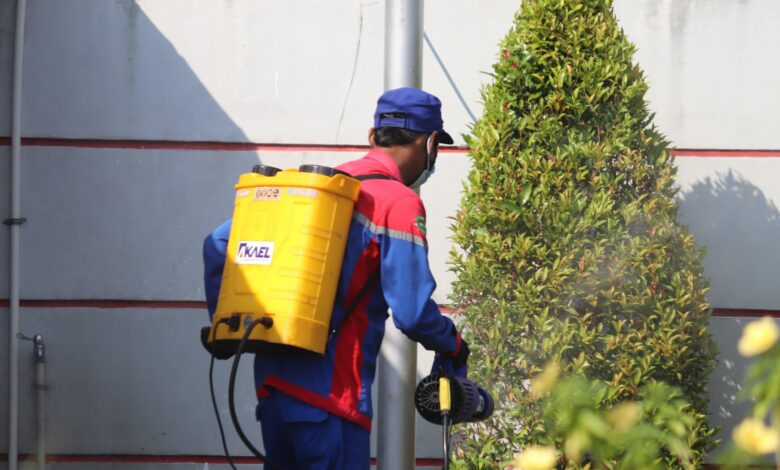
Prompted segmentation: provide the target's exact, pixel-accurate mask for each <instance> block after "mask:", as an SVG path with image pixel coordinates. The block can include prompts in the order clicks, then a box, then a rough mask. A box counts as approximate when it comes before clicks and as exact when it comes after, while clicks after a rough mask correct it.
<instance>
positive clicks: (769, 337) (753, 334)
mask: <svg viewBox="0 0 780 470" xmlns="http://www.w3.org/2000/svg"><path fill="white" fill-rule="evenodd" d="M778 336H780V331H778V328H777V324H776V323H775V321H774V320H773V319H772V318H770V317H764V318H762V319H761V320H756V321H753V322H750V323H748V324H747V325H746V326H745V329H744V330H743V331H742V337H741V338H740V339H739V343H737V349H739V353H740V354H742V355H743V356H745V357H750V356H756V355H758V354H761V353H763V352H766V351H768V350H769V349H771V348H772V346H774V345H775V342H777V337H778Z"/></svg>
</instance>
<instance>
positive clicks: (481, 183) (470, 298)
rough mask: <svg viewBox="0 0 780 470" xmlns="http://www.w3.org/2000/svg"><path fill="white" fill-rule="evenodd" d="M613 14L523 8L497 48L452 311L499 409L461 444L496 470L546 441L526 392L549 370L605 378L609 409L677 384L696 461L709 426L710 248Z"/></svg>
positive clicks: (474, 143)
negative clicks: (687, 210)
mask: <svg viewBox="0 0 780 470" xmlns="http://www.w3.org/2000/svg"><path fill="white" fill-rule="evenodd" d="M633 53H634V46H633V45H632V44H631V43H630V42H629V41H628V40H627V39H626V37H625V35H624V34H623V32H622V30H621V29H620V27H619V25H618V23H617V21H616V19H615V16H614V13H613V11H612V4H611V1H610V0H526V1H524V2H523V3H522V7H521V9H520V11H519V12H518V14H517V15H516V17H515V22H514V27H513V28H512V30H511V31H510V32H509V33H508V34H507V36H506V37H505V38H504V40H503V41H502V44H501V50H500V54H499V58H498V62H497V63H496V64H495V65H494V68H493V73H492V77H493V81H492V83H491V84H490V85H488V86H486V88H485V89H484V90H483V100H484V102H485V106H484V111H483V115H482V117H481V118H480V119H479V121H478V122H477V123H476V124H475V125H474V127H473V129H472V132H471V135H469V136H467V142H468V144H469V146H470V148H471V156H472V157H473V166H472V170H471V172H470V174H469V177H468V182H467V184H466V185H465V194H464V196H463V199H462V204H461V210H460V211H459V212H458V214H457V215H456V218H455V222H454V224H453V232H454V237H453V238H454V242H455V244H456V246H457V247H458V248H456V249H454V250H453V253H452V263H453V270H454V271H455V273H456V274H457V281H456V282H455V283H454V286H453V287H454V289H453V296H452V302H453V306H454V307H455V308H457V309H458V310H460V311H461V312H463V328H464V330H465V332H466V333H465V334H466V335H467V338H468V339H469V341H470V344H472V350H473V352H474V354H473V356H472V357H473V359H472V362H471V369H472V371H473V376H474V378H475V379H476V380H477V381H479V382H481V383H483V384H486V385H488V386H489V387H492V391H493V393H494V394H495V396H497V397H499V398H500V402H499V404H498V407H499V409H498V410H497V412H496V414H495V415H494V418H493V419H492V420H491V421H489V422H487V423H482V424H477V425H474V426H473V428H474V429H473V431H475V432H470V433H468V434H469V436H470V437H469V438H468V439H465V438H464V439H462V440H461V441H460V442H459V444H458V445H459V446H460V447H459V451H460V455H463V456H464V458H465V459H470V460H469V463H468V466H470V467H474V468H492V467H493V466H495V465H498V464H499V463H500V462H505V461H507V459H511V458H512V456H513V454H514V453H515V452H517V451H519V450H520V449H521V448H523V447H525V446H527V445H528V444H531V443H534V442H539V441H540V440H541V439H542V438H543V437H544V436H545V433H546V431H547V429H546V428H545V422H544V421H543V420H542V419H541V408H540V405H539V402H538V400H537V399H536V398H534V397H533V396H532V395H531V394H529V393H528V388H529V387H528V383H529V382H528V379H529V377H532V376H534V375H535V374H537V373H539V372H540V371H541V370H542V368H543V366H544V365H545V364H546V363H548V362H550V361H557V362H558V363H560V364H561V365H562V367H563V369H564V372H565V373H570V372H573V373H581V374H584V375H586V376H588V377H591V378H595V379H599V380H601V381H603V382H604V383H605V384H606V385H607V387H608V389H607V392H606V394H605V398H604V401H605V405H606V404H609V403H616V402H618V401H622V400H638V399H641V397H642V396H643V392H642V390H643V387H644V386H645V385H647V384H650V383H654V382H665V383H668V384H670V385H673V386H676V387H679V389H680V390H682V393H683V395H684V398H685V399H686V401H688V402H689V403H690V404H691V405H692V407H691V409H690V410H688V412H689V413H690V415H691V416H692V417H693V419H694V420H695V425H694V426H693V429H694V430H695V431H694V432H693V433H692V435H691V436H689V437H688V441H689V442H688V444H690V447H691V448H693V449H694V455H693V456H692V459H691V461H692V462H693V464H694V465H698V464H699V463H700V462H701V458H702V454H703V452H704V451H705V450H706V449H707V448H708V447H709V445H710V441H711V436H712V434H713V430H712V429H710V428H709V427H708V425H707V419H706V407H707V401H708V399H707V395H706V393H705V384H706V380H707V376H708V374H709V372H710V371H711V369H712V367H713V363H714V357H715V354H716V351H715V346H714V344H713V342H712V340H711V338H710V335H709V333H708V323H709V318H710V309H709V305H708V304H707V302H706V300H705V292H706V290H707V288H708V287H707V281H706V279H705V278H704V277H703V274H702V269H701V256H702V251H701V250H700V249H699V248H697V246H696V244H695V241H694V239H693V237H692V236H691V235H690V234H689V233H688V232H687V229H686V228H685V227H683V226H680V225H679V224H678V223H677V210H678V206H677V202H676V200H675V195H676V188H675V186H674V177H675V173H676V169H675V166H674V164H673V162H672V160H671V158H670V155H669V153H668V152H667V150H666V149H667V147H668V145H669V143H668V142H667V141H666V139H665V138H664V136H663V135H662V134H661V133H660V132H659V131H658V130H657V129H656V128H655V126H654V125H653V123H652V119H653V116H652V114H650V113H649V111H648V109H647V104H646V102H645V99H644V95H645V92H646V91H647V85H646V83H645V81H644V78H643V74H642V72H641V70H640V69H639V67H638V66H636V65H634V64H633V63H632V56H633Z"/></svg>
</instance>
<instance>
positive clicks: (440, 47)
mask: <svg viewBox="0 0 780 470" xmlns="http://www.w3.org/2000/svg"><path fill="white" fill-rule="evenodd" d="M519 3H520V2H519V1H518V0H511V1H510V0H481V1H479V2H474V1H470V0H428V1H427V2H426V8H425V15H426V19H425V30H426V34H427V39H428V42H426V44H425V46H424V78H423V83H424V88H426V89H428V90H429V91H431V92H433V93H435V94H437V95H438V96H440V97H441V98H442V100H443V102H444V120H445V127H446V128H447V129H448V130H449V131H450V133H451V134H452V135H453V136H454V137H455V138H456V141H457V143H459V144H462V142H463V140H462V139H461V137H460V134H462V133H467V132H468V124H469V123H470V122H471V115H475V116H477V117H478V116H479V114H480V110H481V105H480V94H479V90H480V86H481V84H483V83H485V82H486V81H487V80H488V79H489V78H488V76H487V75H486V74H485V73H484V72H489V71H490V69H491V64H492V63H493V62H494V60H495V57H496V53H497V50H498V47H497V44H498V42H499V41H500V40H501V38H502V37H503V35H504V34H505V33H506V31H507V30H508V28H509V26H510V25H511V21H512V15H513V13H514V11H515V10H516V8H517V7H518V5H519ZM615 3H616V5H615V10H616V13H617V15H618V17H619V19H620V21H621V24H622V25H623V26H624V28H625V30H626V33H627V34H628V36H629V38H630V39H631V40H633V41H634V42H635V43H636V44H637V48H638V49H637V54H636V59H637V60H638V61H639V63H640V65H641V66H642V68H643V69H644V70H645V72H646V75H647V79H648V82H649V84H650V91H649V93H648V99H649V101H650V106H651V109H652V110H653V111H655V112H656V113H657V117H656V121H655V122H656V124H657V125H658V126H659V128H660V129H661V130H662V131H663V132H665V133H666V134H667V135H668V136H669V137H670V139H671V140H672V141H673V144H674V146H675V147H677V148H688V149H712V148H717V149H723V150H726V151H728V152H727V155H728V158H719V157H715V158H713V157H707V156H704V155H706V152H700V153H701V155H702V157H701V158H695V157H685V158H679V159H678V166H679V170H680V171H679V178H678V184H679V186H680V201H681V214H680V215H681V220H682V222H684V223H686V224H688V225H689V226H690V228H691V231H692V232H693V233H694V234H695V235H696V236H697V239H698V240H699V242H700V243H701V244H703V245H706V246H707V248H708V254H707V256H706V258H705V261H704V262H705V272H706V274H707V276H708V277H710V279H711V280H712V291H711V293H710V296H709V298H710V301H711V302H712V304H713V307H716V308H720V309H726V308H731V309H766V310H773V311H775V312H776V311H780V296H778V294H777V289H773V287H774V280H775V279H778V276H779V275H780V263H778V262H777V261H780V260H778V259H777V255H776V253H777V250H776V248H775V241H776V240H777V239H778V237H777V235H778V232H779V231H780V230H779V227H778V224H780V223H779V222H778V210H777V207H778V205H779V204H780V190H778V187H777V184H773V183H774V182H775V181H777V180H778V176H780V172H779V171H780V168H779V165H780V156H778V155H780V153H778V152H775V153H772V154H771V155H770V156H769V157H767V158H757V157H755V156H750V155H755V154H752V153H749V152H745V153H744V154H740V153H739V152H732V151H733V150H736V149H767V150H778V149H780V134H778V133H777V131H776V130H777V129H778V128H780V126H778V118H777V114H776V112H775V111H774V110H775V109H777V108H778V105H779V104H780V88H778V87H777V86H775V84H776V83H778V79H780V65H778V62H777V61H776V60H772V58H775V57H778V52H780V51H779V50H778V49H779V48H780V32H778V29H777V28H775V27H773V25H774V24H776V22H777V19H778V15H780V2H775V1H774V0H742V1H740V2H733V1H731V0H714V1H713V0H710V1H704V0H672V1H665V2H659V1H657V0H616V2H615ZM13 10H14V8H13V2H10V1H9V2H0V64H2V66H0V109H9V108H10V101H11V100H10V90H11V74H10V68H11V64H12V47H13V18H14V11H13ZM383 12H384V2H382V1H381V0H314V1H312V0H307V1H303V0H273V1H270V0H269V1H264V2H256V1H252V0H230V1H228V0H225V1H213V0H195V1H193V0H168V1H166V2H158V1H152V0H139V1H130V0H104V1H101V2H95V1H91V0H56V1H55V0H30V2H29V4H28V14H27V20H28V24H27V36H26V52H25V54H26V55H25V74H24V79H25V82H24V106H23V116H24V120H23V133H24V135H25V136H27V137H44V138H52V139H101V140H103V139H105V140H108V141H111V142H113V143H114V144H116V146H117V147H119V148H88V147H86V146H85V145H84V143H85V142H84V141H81V140H79V141H77V142H70V143H68V142H64V141H62V142H61V141H57V142H60V145H54V146H49V145H46V146H26V147H24V149H23V170H22V176H23V192H22V195H23V200H22V208H23V214H22V215H23V217H26V218H27V219H28V223H27V224H26V225H25V226H24V227H23V228H22V233H23V237H24V239H23V242H22V246H23V252H22V292H21V294H22V298H23V299H51V300H53V301H54V303H55V304H56V303H57V302H60V307H59V308H47V307H36V308H24V309H23V310H22V318H21V329H22V331H23V332H24V333H26V334H28V335H29V334H32V333H42V334H44V335H45V337H46V340H47V344H48V345H49V349H48V352H49V355H50V364H49V374H50V382H51V384H52V388H51V390H50V391H49V392H48V399H49V402H50V407H49V410H48V419H49V426H50V430H51V436H49V443H50V449H49V450H50V452H52V453H59V454H74V453H84V454H146V455H161V454H170V455H203V454H213V455H219V454H220V453H221V450H220V448H219V445H218V440H217V434H216V427H215V426H214V423H213V417H212V413H211V411H210V404H209V401H208V391H207V388H206V383H205V380H206V363H205V361H206V356H205V353H203V352H202V351H201V350H200V346H199V344H198V342H197V331H198V328H199V327H200V326H201V325H203V324H205V321H206V314H205V312H203V311H198V310H194V309H191V308H189V309H188V308H161V307H160V306H157V307H155V308H151V307H149V308H147V307H136V308H118V309H100V308H94V307H90V308H87V307H70V308H68V307H66V306H63V303H62V301H64V300H69V299H70V300H73V299H75V300H80V299H88V300H89V299H96V300H104V299H120V300H127V301H131V302H132V301H139V300H145V301H184V300H201V299H202V298H203V292H202V287H201V280H200V276H201V273H200V243H201V240H202V239H203V237H204V236H205V234H206V233H207V232H208V231H209V230H210V229H211V228H212V227H213V226H215V225H216V224H217V223H219V222H220V221H221V220H223V219H224V218H226V217H228V216H229V213H230V207H231V204H232V190H231V185H232V184H233V182H234V180H235V179H236V177H237V175H238V174H239V173H241V172H244V171H246V170H248V169H249V168H250V167H251V165H252V163H254V162H256V161H258V160H259V161H263V162H266V163H270V164H272V165H275V166H282V167H288V166H297V165H298V164H299V163H301V162H318V163H324V164H335V163H338V162H341V161H345V160H346V159H349V158H353V157H356V156H359V155H360V153H359V152H343V151H338V149H332V148H329V147H328V146H330V145H333V144H350V145H362V144H365V141H366V134H367V131H368V128H369V127H370V126H371V116H372V113H373V107H374V104H375V101H376V98H377V96H378V95H379V93H380V92H381V90H382V73H383V70H382V67H383V47H384V46H383V41H384V27H383ZM434 52H435V53H434ZM437 57H438V59H437ZM439 60H441V63H440V62H439ZM448 77H449V78H448ZM453 83H454V86H453ZM458 94H460V95H461V96H462V97H463V102H461V100H460V98H459V96H458ZM9 118H10V114H9V113H0V136H7V135H9V134H10V122H9ZM127 140H151V141H185V142H188V141H217V142H256V143H262V144H315V145H319V146H324V147H323V148H320V149H317V148H312V149H309V150H307V151H301V150H294V151H289V150H287V151H282V150H276V151H259V152H258V151H254V150H245V151H227V150H224V149H220V148H219V147H218V146H216V147H214V148H210V149H203V150H181V149H180V150H176V149H175V148H177V147H176V144H171V145H167V146H163V147H166V148H157V149H144V148H140V147H141V145H138V144H137V143H132V142H127ZM90 142H91V143H90V145H94V144H95V141H90ZM66 144H67V145H66ZM97 147H100V145H98V146H97ZM8 155H9V151H8V147H7V145H6V146H0V181H7V180H8V170H7V168H8ZM772 155H773V156H772ZM468 169H469V160H468V157H467V155H466V154H465V153H463V152H461V153H446V154H443V155H442V164H441V165H440V166H439V169H438V172H437V175H436V176H435V178H433V179H432V180H431V182H430V183H429V184H427V185H426V186H425V188H423V193H422V194H423V198H424V200H425V202H426V205H427V208H428V216H429V223H428V227H429V237H430V239H431V242H430V260H431V264H432V267H433V269H434V272H435V274H436V276H437V279H438V281H439V286H440V287H439V290H438V291H437V293H436V300H437V301H439V302H440V303H447V294H448V292H449V290H450V289H449V283H450V282H451V281H452V275H451V273H449V272H448V270H447V265H446V260H447V258H448V251H449V246H450V245H449V241H448V236H449V231H448V228H447V227H448V225H449V223H450V221H449V220H448V219H447V217H448V216H450V215H452V214H453V213H454V211H455V210H456V208H457V204H458V200H459V198H460V196H459V195H460V191H461V183H460V181H461V180H462V179H463V178H464V177H465V175H466V174H467V173H468ZM5 184H6V183H0V187H5ZM7 213H8V199H7V196H0V217H2V218H5V217H7V216H6V215H4V214H7ZM0 246H6V247H7V246H8V236H7V231H6V230H0ZM7 263H8V253H7V249H0V265H2V266H5V265H7ZM7 276H8V275H7V270H5V269H0V299H5V298H7V297H8V279H7ZM6 312H7V309H4V308H0V317H3V318H5V316H6V314H7V313H6ZM744 321H745V320H744V319H743V320H739V319H733V318H725V317H724V318H717V319H715V320H713V323H712V331H713V335H714V337H715V339H716V341H717V342H718V344H719V345H720V347H721V358H722V359H721V363H720V365H719V368H718V369H717V370H716V371H715V373H714V375H713V378H712V380H711V384H710V390H711V396H712V399H713V403H712V407H711V409H712V410H713V414H714V416H715V420H716V422H717V423H721V424H724V425H725V426H726V428H725V432H726V433H727V432H728V429H729V427H730V426H731V425H732V424H733V422H734V421H735V420H736V419H737V418H738V417H739V414H738V411H737V410H738V409H737V408H735V404H734V403H733V400H732V399H731V398H729V397H731V396H732V395H733V393H731V392H732V389H733V387H734V382H735V381H738V380H739V375H740V374H741V371H742V369H743V368H744V362H743V361H741V360H740V359H739V358H738V357H736V355H735V352H734V348H733V344H734V341H735V339H736V337H737V336H738V333H739V329H740V328H741V326H742V324H743V323H744ZM7 336H8V335H7V325H6V323H5V322H0V348H2V347H5V345H6V344H7V339H6V338H7ZM27 346H28V345H27V343H22V344H21V348H22V350H21V352H22V364H21V369H22V382H21V384H22V385H21V392H22V395H23V403H22V405H21V428H22V435H21V437H22V440H21V442H20V446H21V450H22V451H23V452H28V451H31V450H32V449H33V448H34V441H33V436H32V434H31V427H30V426H31V423H32V421H31V419H32V417H31V416H32V415H31V413H32V407H31V406H32V405H31V401H30V396H29V395H28V392H29V388H28V387H27V384H29V381H30V373H31V365H30V362H29V360H28V359H29V358H28V357H27V356H26V354H28V351H27V349H26V348H27ZM429 360H430V358H429V357H428V356H427V355H421V365H420V373H424V371H425V369H426V368H427V361H429ZM247 362H248V361H247ZM222 373H223V375H224V369H223V370H222ZM0 376H2V377H6V376H7V364H6V361H0ZM242 380H243V381H244V382H246V384H247V385H246V387H244V389H246V395H245V396H243V397H242V398H241V400H240V403H241V406H242V407H244V408H246V409H248V408H251V406H252V401H253V399H252V396H251V390H248V389H249V388H250V387H249V385H248V384H249V382H250V378H249V374H248V373H247V374H244V376H243V377H242ZM4 383H5V381H3V380H0V384H4ZM218 389H219V390H223V391H224V390H225V389H226V387H225V386H224V377H222V378H220V382H219V384H218ZM0 401H2V402H3V403H6V401H7V387H5V386H3V385H0ZM246 415H247V418H248V419H247V422H249V415H250V413H249V412H247V413H246ZM6 421H7V407H6V406H0V422H6ZM250 426H251V423H250ZM6 428H7V427H6V426H2V427H0V453H2V452H4V449H5V448H6V446H7V429H6ZM726 435H728V434H726ZM257 440H258V441H259V436H258V439H257ZM231 448H232V449H235V450H236V452H238V449H240V448H241V447H240V445H239V443H238V441H237V440H236V439H234V438H231ZM440 453H441V449H440V447H439V435H438V430H437V429H436V428H433V427H429V426H427V425H425V424H423V425H422V427H421V428H420V429H419V430H418V456H419V457H439V456H440ZM57 465H58V467H59V468H70V467H68V465H71V466H73V465H76V466H75V467H72V468H77V467H78V465H79V464H64V463H63V464H57ZM107 465H109V464H107ZM138 465H142V464H137V465H135V466H133V465H130V464H126V465H125V467H126V468H136V466H138ZM182 465H184V464H177V465H173V464H171V465H169V466H167V467H166V466H165V464H162V463H156V464H151V463H150V464H148V467H144V468H152V467H155V468H156V467H159V468H163V467H164V468H174V467H175V468H179V467H180V466H182ZM202 466H203V465H202V464H200V466H199V467H198V468H202ZM0 468H2V464H0ZM78 468H80V467H78ZM94 468H97V467H94ZM182 468H184V467H182ZM187 468H189V467H187Z"/></svg>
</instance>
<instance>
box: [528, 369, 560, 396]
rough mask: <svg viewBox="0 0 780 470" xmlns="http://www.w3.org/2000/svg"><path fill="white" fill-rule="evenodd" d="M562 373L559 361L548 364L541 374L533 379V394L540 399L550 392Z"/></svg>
mask: <svg viewBox="0 0 780 470" xmlns="http://www.w3.org/2000/svg"><path fill="white" fill-rule="evenodd" d="M560 375H561V366H560V365H559V364H558V363H557V362H551V363H549V364H547V366H545V368H544V370H543V371H542V373H541V374H539V375H537V376H536V377H534V378H533V379H531V396H532V397H534V398H535V399H539V398H541V397H543V396H545V395H547V394H548V393H550V391H551V390H552V389H553V387H555V384H556V383H558V377H560Z"/></svg>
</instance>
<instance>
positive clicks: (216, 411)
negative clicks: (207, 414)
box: [209, 328, 236, 470]
mask: <svg viewBox="0 0 780 470" xmlns="http://www.w3.org/2000/svg"><path fill="white" fill-rule="evenodd" d="M216 334H217V329H216V328H214V335H213V336H216ZM213 336H212V341H213V340H214V338H213ZM214 359H216V358H215V357H214V353H213V351H212V353H211V364H210V365H209V388H210V390H211V404H212V405H213V406H214V415H215V416H216V417H217V425H218V426H219V437H220V438H222V449H223V450H224V451H225V457H227V460H228V463H229V464H230V468H232V469H233V470H236V466H235V465H234V464H233V458H232V457H231V456H230V452H228V447H227V441H225V429H224V428H223V427H222V418H220V417H219V408H218V407H217V397H216V396H215V395H214Z"/></svg>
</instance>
